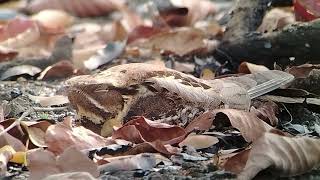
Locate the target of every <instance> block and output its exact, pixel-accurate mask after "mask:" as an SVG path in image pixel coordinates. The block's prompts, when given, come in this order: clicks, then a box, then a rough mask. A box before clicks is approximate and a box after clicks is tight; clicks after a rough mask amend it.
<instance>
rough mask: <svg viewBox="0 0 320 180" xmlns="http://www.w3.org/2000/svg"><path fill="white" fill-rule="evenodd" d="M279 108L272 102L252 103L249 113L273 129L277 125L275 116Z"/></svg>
mask: <svg viewBox="0 0 320 180" xmlns="http://www.w3.org/2000/svg"><path fill="white" fill-rule="evenodd" d="M278 111H279V107H278V105H277V104H276V103H274V102H272V101H253V106H251V109H250V112H253V113H254V114H256V115H257V116H258V117H259V118H260V119H262V120H263V121H265V122H266V123H268V124H270V125H271V126H273V127H275V126H277V125H278V118H277V116H276V115H277V114H278Z"/></svg>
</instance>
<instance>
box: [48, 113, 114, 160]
mask: <svg viewBox="0 0 320 180" xmlns="http://www.w3.org/2000/svg"><path fill="white" fill-rule="evenodd" d="M71 121H72V120H71V119H70V118H66V119H65V120H64V122H62V123H58V124H56V125H51V126H49V127H48V129H47V131H46V135H45V144H46V145H47V146H48V150H49V151H51V152H53V153H55V154H61V153H62V152H63V151H64V150H65V149H66V148H68V147H70V146H74V147H76V148H77V149H79V150H81V149H89V148H98V147H104V146H106V145H109V144H113V143H114V142H113V141H112V140H108V139H106V138H104V137H101V136H99V135H97V134H95V133H93V132H92V131H90V130H88V129H86V128H84V127H82V126H79V127H75V128H73V127H72V126H71Z"/></svg>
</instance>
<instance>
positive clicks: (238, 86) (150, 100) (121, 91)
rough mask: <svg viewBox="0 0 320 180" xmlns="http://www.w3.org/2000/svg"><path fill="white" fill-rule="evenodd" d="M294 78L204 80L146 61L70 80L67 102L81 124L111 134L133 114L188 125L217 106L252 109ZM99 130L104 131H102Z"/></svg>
mask: <svg viewBox="0 0 320 180" xmlns="http://www.w3.org/2000/svg"><path fill="white" fill-rule="evenodd" d="M292 80H293V76H292V75H290V74H288V73H285V72H282V71H265V72H261V73H257V74H250V75H244V76H240V77H228V78H222V79H215V80H203V79H198V78H196V77H193V76H191V75H187V74H184V73H181V72H178V71H175V70H173V69H168V68H165V67H162V66H155V65H151V64H144V63H132V64H124V65H119V66H115V67H112V68H109V69H107V70H105V71H102V72H100V73H98V74H94V75H83V76H77V77H74V78H71V79H69V80H68V81H67V85H68V98H69V100H70V103H71V105H72V106H73V107H74V108H75V109H76V111H77V113H78V115H79V116H81V117H84V118H82V125H83V126H85V127H87V128H89V129H92V130H94V131H95V132H98V133H100V134H101V135H103V136H108V135H110V133H111V132H112V127H113V126H120V125H121V124H122V123H124V122H127V121H128V120H130V118H131V117H132V116H145V117H146V118H148V119H151V120H155V121H160V122H165V123H169V124H178V125H181V126H185V125H186V124H188V123H189V122H190V121H192V120H193V119H194V118H195V117H196V116H198V115H200V114H201V113H203V112H205V111H208V110H213V109H217V108H235V109H244V110H249V108H250V102H251V99H252V98H255V97H258V96H260V95H262V94H265V93H267V92H269V91H272V90H274V89H276V88H279V87H280V86H281V85H283V84H286V83H288V82H290V81H292ZM97 127H99V128H97Z"/></svg>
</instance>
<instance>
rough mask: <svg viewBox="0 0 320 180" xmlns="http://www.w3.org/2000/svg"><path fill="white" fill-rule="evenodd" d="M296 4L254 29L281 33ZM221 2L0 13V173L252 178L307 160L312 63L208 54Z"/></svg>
mask: <svg viewBox="0 0 320 180" xmlns="http://www.w3.org/2000/svg"><path fill="white" fill-rule="evenodd" d="M299 3H301V1H297V2H295V3H294V6H295V8H297V7H298V9H295V11H294V12H293V11H292V8H287V9H273V10H272V11H270V12H269V13H268V14H267V15H266V16H265V18H264V19H263V21H262V24H261V25H260V27H259V28H258V29H257V31H260V32H261V33H270V32H273V31H278V30H281V29H282V28H284V26H285V25H287V24H292V23H293V22H295V20H294V19H293V13H295V15H296V17H297V19H298V18H302V19H307V20H309V19H310V18H311V19H312V18H315V15H316V13H314V12H313V11H314V8H311V10H312V11H310V12H313V13H314V14H310V12H308V11H306V12H304V10H306V9H307V8H309V9H310V7H309V4H308V3H310V2H304V3H301V4H303V5H305V6H304V8H305V9H301V7H299V5H301V4H299ZM1 6H4V5H3V4H1V3H0V7H1ZM228 8H231V6H230V5H229V7H228ZM299 8H300V9H299ZM221 9H223V8H221V7H220V4H219V2H218V1H207V0H201V1H195V0H192V1H191V0H188V1H183V0H181V1H176V0H166V1H150V2H147V3H144V2H139V3H135V2H127V3H125V1H113V0H101V1H100V0H97V1H92V2H90V3H88V2H87V1H79V2H77V3H75V2H71V1H70V2H66V0H55V1H54V2H50V3H48V1H46V0H34V1H31V2H29V1H28V2H27V1H26V3H25V6H24V7H23V11H21V12H20V11H15V13H17V14H19V16H17V17H15V18H9V19H6V20H2V19H1V22H0V77H1V80H2V81H1V83H0V93H1V96H0V101H1V106H0V120H1V122H0V123H1V131H2V133H1V136H0V143H1V148H0V161H1V167H0V173H1V175H4V176H7V177H15V176H16V177H19V175H16V174H17V173H22V174H26V173H25V172H24V171H23V170H22V169H20V170H17V168H16V167H19V168H24V167H26V168H27V169H28V171H29V173H30V175H29V178H30V179H43V178H44V179H57V178H62V179H63V178H85V179H95V178H103V177H122V178H123V177H124V178H126V179H128V178H130V179H131V178H147V177H154V176H157V177H159V176H160V177H163V178H164V177H166V178H171V179H172V178H181V177H183V178H185V177H186V176H187V177H188V178H189V177H190V178H194V179H196V178H200V177H207V178H211V179H219V178H220V179H234V178H238V179H253V178H255V177H256V178H259V177H260V176H261V174H262V176H263V174H264V173H268V172H269V173H271V174H272V175H273V176H275V177H291V176H297V175H301V174H308V172H309V171H311V172H312V170H313V171H314V170H317V168H318V167H319V165H320V159H319V158H320V148H319V142H320V141H319V132H320V130H319V129H320V128H319V125H320V118H319V117H320V115H319V113H320V112H319V110H318V108H319V107H318V106H319V104H320V103H319V97H318V94H319V91H318V89H319V88H318V85H317V84H318V83H317V82H318V80H319V65H318V64H303V65H300V66H290V67H288V68H287V69H286V70H284V71H282V70H281V68H278V67H277V68H276V69H277V70H272V69H271V68H270V67H265V66H262V65H259V64H253V63H249V62H250V61H248V62H246V60H242V61H243V62H242V63H241V64H240V63H239V64H240V65H239V66H237V67H233V68H231V67H230V66H229V64H228V63H224V64H223V63H222V62H218V61H216V59H215V58H214V57H213V56H212V55H211V54H210V53H212V51H213V50H219V49H216V48H217V47H219V44H220V42H221V38H222V37H223V35H224V32H225V26H224V25H221V23H220V24H219V23H218V20H219V16H220V15H219V13H221V11H222V13H224V14H226V11H225V10H221ZM2 11H3V10H0V13H1V12H2ZM25 12H28V13H31V14H32V16H28V15H27V14H23V13H25ZM307 12H308V13H309V14H308V13H307ZM4 13H7V12H4ZM22 14H23V15H22ZM225 56H226V57H227V56H228V55H225ZM227 59H228V58H227ZM229 63H230V62H229ZM199 72H200V73H199ZM231 72H232V73H235V74H233V75H226V74H229V73H231ZM200 74H201V76H200ZM243 74H245V75H243ZM199 76H200V77H199ZM4 80H6V81H4ZM7 80H11V82H10V81H7ZM301 112H302V113H301ZM299 113H300V115H299ZM8 127H10V129H8ZM11 127H12V128H11ZM12 173H13V174H14V173H16V174H14V175H12ZM130 173H131V174H130ZM219 173H220V174H219ZM318 174H319V173H318ZM318 176H319V175H318ZM270 177H271V175H270Z"/></svg>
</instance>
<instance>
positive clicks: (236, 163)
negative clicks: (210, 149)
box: [220, 149, 250, 174]
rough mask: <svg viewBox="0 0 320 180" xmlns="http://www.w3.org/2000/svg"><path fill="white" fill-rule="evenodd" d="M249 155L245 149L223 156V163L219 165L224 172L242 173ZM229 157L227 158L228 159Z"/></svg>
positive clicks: (248, 151)
mask: <svg viewBox="0 0 320 180" xmlns="http://www.w3.org/2000/svg"><path fill="white" fill-rule="evenodd" d="M249 153H250V149H245V150H243V151H240V152H237V153H232V154H229V155H225V156H224V157H223V158H225V159H224V162H223V163H222V164H220V167H222V168H223V169H224V170H227V171H230V172H233V173H235V174H239V173H240V172H242V171H243V168H244V167H245V165H246V162H247V160H248V157H249ZM228 156H229V157H228Z"/></svg>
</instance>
